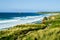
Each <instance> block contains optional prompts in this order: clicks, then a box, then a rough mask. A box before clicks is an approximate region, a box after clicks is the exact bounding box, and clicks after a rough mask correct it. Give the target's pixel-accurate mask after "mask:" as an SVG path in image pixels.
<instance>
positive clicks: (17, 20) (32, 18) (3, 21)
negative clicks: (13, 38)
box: [0, 13, 50, 29]
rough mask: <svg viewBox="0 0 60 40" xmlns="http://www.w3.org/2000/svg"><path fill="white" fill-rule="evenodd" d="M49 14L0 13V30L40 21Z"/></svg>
mask: <svg viewBox="0 0 60 40" xmlns="http://www.w3.org/2000/svg"><path fill="white" fill-rule="evenodd" d="M48 16H50V14H37V13H0V29H3V28H9V27H13V26H16V25H19V24H26V23H32V22H36V21H42V19H43V18H44V17H48Z"/></svg>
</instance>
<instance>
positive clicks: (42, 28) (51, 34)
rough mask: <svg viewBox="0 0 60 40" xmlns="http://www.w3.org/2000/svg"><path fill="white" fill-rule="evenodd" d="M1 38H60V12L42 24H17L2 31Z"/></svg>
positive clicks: (30, 39) (31, 39) (6, 39)
mask: <svg viewBox="0 0 60 40" xmlns="http://www.w3.org/2000/svg"><path fill="white" fill-rule="evenodd" d="M0 40H60V14H59V15H55V16H50V17H48V18H46V17H45V18H44V19H43V20H42V23H41V24H24V25H17V26H14V27H12V28H8V29H5V30H1V31H0Z"/></svg>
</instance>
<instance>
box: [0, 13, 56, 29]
mask: <svg viewBox="0 0 60 40" xmlns="http://www.w3.org/2000/svg"><path fill="white" fill-rule="evenodd" d="M53 15H57V14H53ZM53 15H52V14H46V15H45V16H44V15H43V17H42V19H41V18H40V19H39V18H38V19H37V20H34V21H31V22H28V23H24V24H36V22H37V21H38V22H39V23H41V21H42V20H43V18H44V17H49V16H53ZM38 22H37V24H38ZM16 25H21V24H19V21H18V22H17V24H15V23H14V25H10V27H13V26H16ZM22 25H23V24H22ZM6 26H7V25H5V26H4V27H5V28H1V27H0V29H7V28H10V27H6Z"/></svg>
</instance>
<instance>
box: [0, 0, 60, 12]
mask: <svg viewBox="0 0 60 40" xmlns="http://www.w3.org/2000/svg"><path fill="white" fill-rule="evenodd" d="M41 11H60V0H0V12H41Z"/></svg>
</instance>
